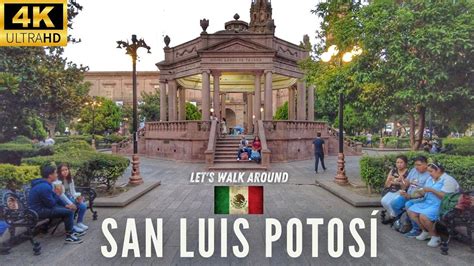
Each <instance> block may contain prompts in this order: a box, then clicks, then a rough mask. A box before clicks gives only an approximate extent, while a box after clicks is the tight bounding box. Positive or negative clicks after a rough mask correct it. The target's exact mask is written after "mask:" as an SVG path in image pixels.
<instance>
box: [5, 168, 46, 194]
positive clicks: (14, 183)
mask: <svg viewBox="0 0 474 266" xmlns="http://www.w3.org/2000/svg"><path fill="white" fill-rule="evenodd" d="M38 177H40V169H39V167H38V166H27V165H25V166H15V165H11V164H0V188H8V189H10V190H17V189H20V188H21V187H22V186H23V185H25V184H27V183H29V182H30V181H31V180H33V179H35V178H38Z"/></svg>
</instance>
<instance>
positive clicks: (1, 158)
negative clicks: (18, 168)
mask: <svg viewBox="0 0 474 266" xmlns="http://www.w3.org/2000/svg"><path fill="white" fill-rule="evenodd" d="M51 154H53V148H52V147H39V146H36V145H33V144H32V143H23V142H16V141H12V142H7V143H2V144H0V163H6V164H14V165H20V163H21V159H22V158H28V157H34V156H42V155H51Z"/></svg>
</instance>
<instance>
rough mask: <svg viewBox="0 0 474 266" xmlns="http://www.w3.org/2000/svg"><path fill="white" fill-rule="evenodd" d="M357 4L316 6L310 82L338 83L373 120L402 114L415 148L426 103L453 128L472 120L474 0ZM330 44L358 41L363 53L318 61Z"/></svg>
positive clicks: (341, 45)
mask: <svg viewBox="0 0 474 266" xmlns="http://www.w3.org/2000/svg"><path fill="white" fill-rule="evenodd" d="M357 2H358V1H355V3H352V1H334V0H333V1H327V2H325V3H321V4H319V5H318V7H317V9H316V10H315V11H314V12H315V13H317V14H318V15H320V16H321V17H322V18H323V23H322V31H320V36H327V42H326V43H324V42H320V43H318V44H316V46H315V58H314V59H315V60H314V61H309V62H308V61H307V62H304V63H303V66H305V67H306V69H307V75H308V80H309V81H310V82H313V83H315V84H316V85H318V84H319V85H320V86H322V89H323V90H326V91H327V92H329V93H334V90H333V89H331V86H333V87H338V88H339V89H343V91H344V93H345V94H346V99H347V102H348V103H351V105H352V107H354V108H355V110H357V112H365V113H367V114H372V118H377V117H378V118H381V120H383V119H386V118H389V117H390V116H392V115H397V114H404V115H407V116H408V119H409V121H410V123H409V124H410V127H411V130H410V134H411V142H412V148H413V149H417V148H419V146H420V144H421V141H422V137H423V134H421V133H422V132H423V129H424V127H425V124H426V123H425V114H426V110H427V109H431V110H433V112H434V113H435V114H436V117H438V118H439V119H441V120H444V121H451V123H453V124H458V126H462V125H466V124H468V123H469V122H472V120H473V118H472V115H468V113H469V110H471V109H472V108H473V107H474V106H473V105H474V101H473V99H474V93H473V86H472V84H473V80H472V72H473V68H472V58H473V57H472V55H473V49H472V48H473V46H474V44H473V40H474V38H473V35H474V17H473V16H474V15H473V11H474V2H472V1H467V0H464V1H462V0H461V1H429V0H413V1H403V4H399V3H396V2H394V1H388V0H378V1H377V0H376V1H372V3H371V4H370V5H368V6H361V5H359V4H358V3H357ZM397 2H400V1H397ZM330 44H337V45H338V47H339V48H340V51H346V50H347V49H348V48H350V47H351V46H353V45H358V46H360V47H362V49H363V51H364V53H363V54H362V55H361V56H359V57H357V58H355V60H354V62H352V63H350V64H346V65H345V66H342V67H339V68H332V67H331V65H323V64H322V63H321V62H320V61H319V60H318V59H319V55H320V54H321V53H322V51H323V50H324V49H326V48H327V46H329V45H330ZM340 54H341V53H340ZM318 71H319V73H318ZM333 72H336V73H333ZM344 72H345V73H344ZM318 75H319V76H318ZM332 77H338V78H337V79H334V78H332ZM328 80H329V81H330V82H329V83H327V82H326V83H325V82H324V81H328ZM338 82H342V84H341V83H339V84H338ZM320 95H321V94H320V92H318V96H320ZM322 95H323V96H324V93H322ZM460 103H462V104H463V105H460ZM379 121H380V120H379ZM417 121H418V123H416V122H417ZM374 122H377V121H376V120H374ZM377 123H378V122H377ZM377 123H375V124H377ZM416 124H418V125H416ZM459 124H460V125H459ZM415 132H419V134H418V135H415Z"/></svg>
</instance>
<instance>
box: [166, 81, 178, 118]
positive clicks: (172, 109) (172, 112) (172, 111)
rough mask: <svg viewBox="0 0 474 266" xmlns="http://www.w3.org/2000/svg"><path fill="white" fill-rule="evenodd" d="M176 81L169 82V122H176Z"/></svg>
mask: <svg viewBox="0 0 474 266" xmlns="http://www.w3.org/2000/svg"><path fill="white" fill-rule="evenodd" d="M176 89H177V88H176V81H175V80H170V81H169V82H168V120H169V121H176V120H177V116H176V111H177V108H176V98H177V95H176Z"/></svg>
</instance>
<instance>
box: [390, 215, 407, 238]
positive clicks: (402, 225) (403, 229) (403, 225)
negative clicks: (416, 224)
mask: <svg viewBox="0 0 474 266" xmlns="http://www.w3.org/2000/svg"><path fill="white" fill-rule="evenodd" d="M392 228H393V229H394V230H395V231H398V232H400V233H402V234H405V233H408V232H410V230H411V229H412V224H411V220H410V217H408V213H407V212H404V213H403V214H402V215H401V216H400V218H398V219H397V220H396V221H395V222H394V223H393V225H392Z"/></svg>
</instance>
